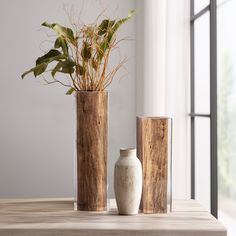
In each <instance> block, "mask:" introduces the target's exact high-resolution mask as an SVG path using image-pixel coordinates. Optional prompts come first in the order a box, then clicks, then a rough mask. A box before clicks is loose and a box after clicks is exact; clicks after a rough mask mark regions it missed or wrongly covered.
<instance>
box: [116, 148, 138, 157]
mask: <svg viewBox="0 0 236 236" xmlns="http://www.w3.org/2000/svg"><path fill="white" fill-rule="evenodd" d="M120 156H121V157H128V156H136V149H135V148H121V149H120Z"/></svg>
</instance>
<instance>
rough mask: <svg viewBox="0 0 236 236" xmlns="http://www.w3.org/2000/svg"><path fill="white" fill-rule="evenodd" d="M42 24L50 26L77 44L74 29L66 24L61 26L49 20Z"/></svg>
mask: <svg viewBox="0 0 236 236" xmlns="http://www.w3.org/2000/svg"><path fill="white" fill-rule="evenodd" d="M42 26H45V27H48V28H50V29H52V30H54V31H55V32H56V33H57V34H58V35H59V36H62V37H64V38H65V39H66V40H67V41H69V42H70V43H72V44H75V42H76V40H75V37H74V33H73V30H72V29H70V28H67V27H64V26H61V25H59V24H57V23H53V24H49V23H47V22H44V23H42Z"/></svg>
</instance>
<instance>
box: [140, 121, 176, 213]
mask: <svg viewBox="0 0 236 236" xmlns="http://www.w3.org/2000/svg"><path fill="white" fill-rule="evenodd" d="M171 132H172V120H171V119H170V118H167V117H137V156H138V158H139V159H140V161H141V163H142V167H143V192H142V199H141V205H140V209H141V210H142V211H143V213H166V212H167V211H168V209H170V210H171V198H172V196H171V150H172V148H171V146H172V145H171V143H172V139H171V136H172V134H171ZM168 206H170V208H169V207H168Z"/></svg>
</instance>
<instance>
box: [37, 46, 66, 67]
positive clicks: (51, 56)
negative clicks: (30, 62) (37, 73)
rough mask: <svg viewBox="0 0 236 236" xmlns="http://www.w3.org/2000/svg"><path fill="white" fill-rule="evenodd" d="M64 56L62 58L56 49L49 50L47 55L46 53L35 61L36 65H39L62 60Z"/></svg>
mask: <svg viewBox="0 0 236 236" xmlns="http://www.w3.org/2000/svg"><path fill="white" fill-rule="evenodd" d="M64 57H65V56H63V55H62V54H61V53H60V52H59V51H58V50H56V49H51V50H50V51H49V52H48V53H46V54H45V55H43V56H42V57H39V58H38V59H37V60H36V65H39V64H41V63H44V62H46V63H49V62H51V61H53V60H55V59H62V58H64Z"/></svg>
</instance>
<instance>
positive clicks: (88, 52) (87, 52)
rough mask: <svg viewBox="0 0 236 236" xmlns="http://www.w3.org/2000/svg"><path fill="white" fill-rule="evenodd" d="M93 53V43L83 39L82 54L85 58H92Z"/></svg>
mask: <svg viewBox="0 0 236 236" xmlns="http://www.w3.org/2000/svg"><path fill="white" fill-rule="evenodd" d="M91 55H92V48H91V45H90V44H89V43H88V42H87V41H83V48H82V50H81V56H82V58H83V59H84V60H86V61H87V60H88V59H90V57H91Z"/></svg>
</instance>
